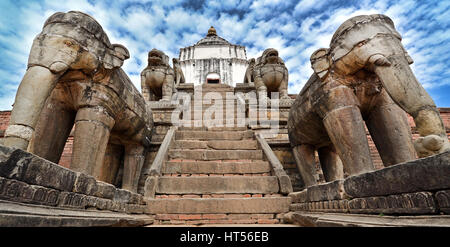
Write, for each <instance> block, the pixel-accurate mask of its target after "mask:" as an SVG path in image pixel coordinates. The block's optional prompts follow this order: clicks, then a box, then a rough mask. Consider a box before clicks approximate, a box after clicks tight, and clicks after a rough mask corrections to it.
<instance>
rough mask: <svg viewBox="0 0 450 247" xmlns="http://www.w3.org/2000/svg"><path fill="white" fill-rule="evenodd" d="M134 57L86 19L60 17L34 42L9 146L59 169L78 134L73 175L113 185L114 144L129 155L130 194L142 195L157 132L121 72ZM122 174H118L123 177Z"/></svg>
mask: <svg viewBox="0 0 450 247" xmlns="http://www.w3.org/2000/svg"><path fill="white" fill-rule="evenodd" d="M127 58H129V53H128V50H127V49H126V48H125V47H124V46H122V45H118V44H111V43H110V42H109V40H108V37H107V35H106V34H105V32H104V31H103V29H102V27H101V26H100V24H99V23H98V22H97V21H96V20H95V19H93V18H92V17H91V16H89V15H87V14H84V13H82V12H77V11H70V12H67V13H62V12H57V13H55V14H53V15H52V16H50V17H49V18H48V19H47V21H46V22H45V24H44V27H43V30H42V32H41V33H40V34H38V35H37V37H36V38H35V39H34V42H33V45H32V48H31V51H30V56H29V59H28V69H27V71H26V73H25V75H24V77H23V79H22V82H21V83H20V85H19V89H18V91H17V94H16V98H15V102H14V107H13V109H12V112H11V120H10V124H9V127H8V129H7V130H6V133H5V140H4V144H5V145H6V146H9V147H16V148H20V149H27V147H28V150H29V151H30V152H32V153H35V154H37V155H39V156H41V157H43V158H45V159H48V160H50V161H52V162H55V163H57V162H58V160H59V158H60V156H61V154H62V152H63V149H64V145H65V143H66V139H67V138H68V136H69V134H70V132H71V129H72V127H73V126H75V129H74V143H73V153H72V161H71V164H70V168H71V169H72V170H75V171H79V172H82V173H86V174H89V175H93V176H94V177H96V178H97V179H98V180H103V181H106V182H110V183H111V182H112V178H113V177H114V174H111V173H112V172H114V171H111V170H109V168H108V165H109V164H105V163H104V156H105V150H106V149H107V146H108V145H109V144H111V143H115V144H120V145H122V146H123V147H124V150H125V153H124V158H123V160H124V164H123V165H124V170H123V179H122V188H124V189H128V190H130V191H136V189H137V181H138V180H139V179H138V178H139V176H140V170H141V168H142V165H143V162H144V160H143V158H144V151H145V150H144V149H145V147H147V146H149V145H150V138H151V129H152V126H153V122H152V115H151V111H150V109H147V107H146V104H145V101H144V98H143V97H142V95H141V94H140V93H139V91H138V90H137V89H136V88H135V87H134V86H133V84H132V82H131V80H130V79H129V78H128V76H127V75H126V74H125V72H124V71H123V70H122V69H121V68H120V67H121V66H122V64H123V61H124V60H125V59H127ZM116 171H117V170H116Z"/></svg>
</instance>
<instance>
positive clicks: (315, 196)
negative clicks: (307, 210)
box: [306, 180, 349, 202]
mask: <svg viewBox="0 0 450 247" xmlns="http://www.w3.org/2000/svg"><path fill="white" fill-rule="evenodd" d="M306 194H307V201H309V202H316V201H330V200H342V199H348V198H349V196H348V195H347V194H346V193H345V190H344V181H343V180H335V181H333V182H329V183H324V184H318V185H313V186H310V187H308V188H307V191H306Z"/></svg>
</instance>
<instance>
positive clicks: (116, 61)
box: [103, 44, 130, 69]
mask: <svg viewBox="0 0 450 247" xmlns="http://www.w3.org/2000/svg"><path fill="white" fill-rule="evenodd" d="M128 58H130V53H129V52H128V49H127V48H126V47H125V46H123V45H119V44H113V45H112V49H108V51H107V52H106V54H105V58H104V61H103V62H104V67H105V69H114V68H120V67H121V66H122V64H123V61H125V60H126V59H128Z"/></svg>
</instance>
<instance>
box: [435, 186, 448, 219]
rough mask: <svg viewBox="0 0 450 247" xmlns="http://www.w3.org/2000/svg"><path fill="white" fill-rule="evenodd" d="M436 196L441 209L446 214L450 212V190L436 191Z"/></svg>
mask: <svg viewBox="0 0 450 247" xmlns="http://www.w3.org/2000/svg"><path fill="white" fill-rule="evenodd" d="M435 198H436V201H437V204H438V205H439V210H440V211H441V212H444V213H446V214H450V190H441V191H438V192H436V194H435Z"/></svg>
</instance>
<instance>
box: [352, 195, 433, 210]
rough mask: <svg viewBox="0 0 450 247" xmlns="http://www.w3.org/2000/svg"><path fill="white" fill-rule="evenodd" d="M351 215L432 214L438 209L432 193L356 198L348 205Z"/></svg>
mask: <svg viewBox="0 0 450 247" xmlns="http://www.w3.org/2000/svg"><path fill="white" fill-rule="evenodd" d="M348 206H349V211H350V213H384V214H392V213H399V214H430V213H436V212H437V208H436V204H435V202H434V199H433V194H432V193H431V192H417V193H408V194H400V195H390V196H385V197H384V196H380V197H367V198H355V199H352V200H350V201H349V203H348Z"/></svg>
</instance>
